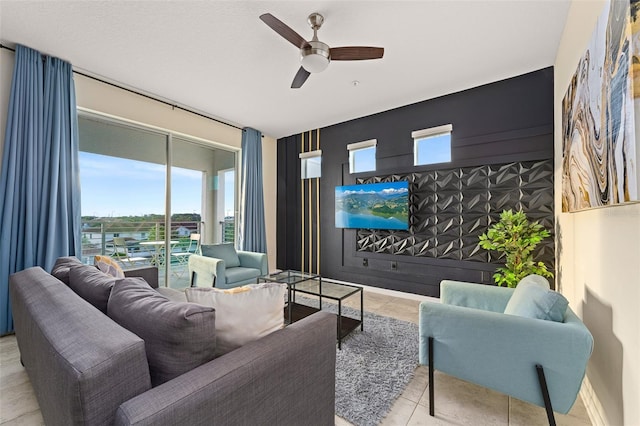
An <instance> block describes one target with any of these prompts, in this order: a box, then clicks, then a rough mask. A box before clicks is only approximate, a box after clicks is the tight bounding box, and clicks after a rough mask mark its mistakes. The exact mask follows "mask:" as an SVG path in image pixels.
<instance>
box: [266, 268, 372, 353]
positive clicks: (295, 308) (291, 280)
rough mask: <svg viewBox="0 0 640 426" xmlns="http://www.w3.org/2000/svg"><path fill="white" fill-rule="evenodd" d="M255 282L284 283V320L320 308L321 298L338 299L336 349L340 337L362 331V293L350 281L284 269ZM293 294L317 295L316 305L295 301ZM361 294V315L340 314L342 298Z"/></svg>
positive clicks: (292, 319)
mask: <svg viewBox="0 0 640 426" xmlns="http://www.w3.org/2000/svg"><path fill="white" fill-rule="evenodd" d="M258 282H259V283H260V282H276V283H282V284H286V285H287V306H285V312H284V314H285V315H286V316H287V317H286V318H287V322H288V323H289V324H292V323H294V322H296V321H298V320H300V319H302V318H304V317H307V316H309V315H311V314H313V313H314V312H318V311H319V310H321V309H322V299H330V300H335V301H336V302H338V315H337V321H338V324H337V334H338V349H341V348H342V339H343V338H344V337H345V336H346V335H348V334H349V333H351V332H352V331H353V330H355V329H356V328H358V326H360V330H364V321H363V320H364V316H363V309H362V303H363V294H362V287H358V286H355V285H350V284H342V283H334V282H332V281H323V280H322V277H321V276H320V275H318V274H313V273H309V272H301V271H293V270H287V271H282V272H278V273H275V274H269V275H263V276H261V277H258ZM296 293H302V294H309V295H312V296H317V297H318V298H319V307H318V308H316V307H314V306H309V305H306V304H302V303H298V302H296ZM358 294H360V318H359V319H358V318H351V317H348V316H345V315H343V314H342V301H343V300H345V299H346V298H348V297H351V296H354V295H356V296H357V295H358Z"/></svg>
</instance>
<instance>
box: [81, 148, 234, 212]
mask: <svg viewBox="0 0 640 426" xmlns="http://www.w3.org/2000/svg"><path fill="white" fill-rule="evenodd" d="M79 157H80V184H81V187H82V215H83V216H99V217H118V216H142V215H145V214H164V199H165V197H164V193H165V166H163V165H161V164H153V163H146V162H142V161H135V160H129V159H125V158H118V157H110V156H106V155H99V154H93V153H88V152H80V156H79ZM232 175H233V174H231V177H232V179H230V182H226V183H227V185H226V191H225V210H227V209H228V210H230V211H231V212H232V211H233V195H234V192H233V185H234V179H233V176H232ZM201 196H202V172H200V171H197V170H188V169H182V168H179V167H173V168H172V182H171V209H172V213H198V214H200V213H201V211H200V210H201ZM226 214H227V213H226Z"/></svg>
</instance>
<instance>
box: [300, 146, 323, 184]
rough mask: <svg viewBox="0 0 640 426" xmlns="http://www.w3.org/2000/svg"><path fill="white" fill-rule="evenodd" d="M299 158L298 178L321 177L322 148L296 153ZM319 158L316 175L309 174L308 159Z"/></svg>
mask: <svg viewBox="0 0 640 426" xmlns="http://www.w3.org/2000/svg"><path fill="white" fill-rule="evenodd" d="M298 158H300V180H305V179H318V178H321V177H322V150H321V149H317V150H315V151H308V152H301V153H300V154H298ZM314 159H319V165H318V166H319V170H318V175H317V176H316V175H313V176H309V173H308V172H309V167H308V162H309V160H314Z"/></svg>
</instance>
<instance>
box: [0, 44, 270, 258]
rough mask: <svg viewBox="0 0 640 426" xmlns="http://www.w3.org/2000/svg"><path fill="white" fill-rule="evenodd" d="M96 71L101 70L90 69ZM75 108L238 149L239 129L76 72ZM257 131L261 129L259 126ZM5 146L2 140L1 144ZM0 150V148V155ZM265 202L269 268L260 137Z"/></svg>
mask: <svg viewBox="0 0 640 426" xmlns="http://www.w3.org/2000/svg"><path fill="white" fill-rule="evenodd" d="M13 63H14V53H13V52H11V51H8V50H6V49H1V50H0V115H1V117H2V121H1V122H0V125H1V126H2V128H1V129H0V130H1V131H2V135H3V136H2V139H3V140H4V130H5V120H6V110H5V109H6V106H7V105H8V103H9V95H10V86H11V78H12V75H13ZM93 71H94V72H99V71H100V70H93ZM74 79H75V85H76V99H77V104H78V107H83V108H88V109H90V110H93V111H96V112H100V113H104V114H109V115H112V116H116V117H119V118H124V119H127V120H133V121H136V122H139V123H143V124H148V125H153V126H157V127H161V128H163V129H167V130H171V131H174V132H180V133H184V134H187V135H190V136H195V137H198V138H202V139H206V140H209V141H212V142H215V143H219V144H222V145H226V146H230V147H234V148H240V145H241V141H242V137H241V130H239V129H236V128H233V127H230V126H226V125H224V124H220V123H217V122H215V121H212V120H208V119H205V118H202V117H199V116H197V115H194V114H190V113H188V112H185V111H181V110H178V109H173V108H171V107H170V106H168V105H165V104H162V103H159V102H155V101H153V100H150V99H147V98H144V97H142V96H138V95H136V94H134V93H130V92H127V91H124V90H121V89H118V88H115V87H113V86H109V85H107V84H103V83H100V82H98V81H96V80H93V79H90V78H87V77H83V76H80V75H78V74H75V77H74ZM258 130H260V129H258ZM2 145H4V143H3V144H2ZM1 153H2V151H1V149H0V154H1ZM262 155H263V179H264V185H263V189H264V205H265V221H266V228H267V251H268V254H269V267H270V268H272V269H273V268H275V265H276V140H275V139H273V138H271V137H267V136H265V137H264V138H263V139H262Z"/></svg>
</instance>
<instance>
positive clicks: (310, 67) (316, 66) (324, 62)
mask: <svg viewBox="0 0 640 426" xmlns="http://www.w3.org/2000/svg"><path fill="white" fill-rule="evenodd" d="M328 66H329V58H327V57H326V56H322V55H318V54H311V55H307V56H304V57H302V67H303V68H304V69H305V70H307V71H309V72H311V73H315V72H322V71H324V70H325V69H327V67H328Z"/></svg>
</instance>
